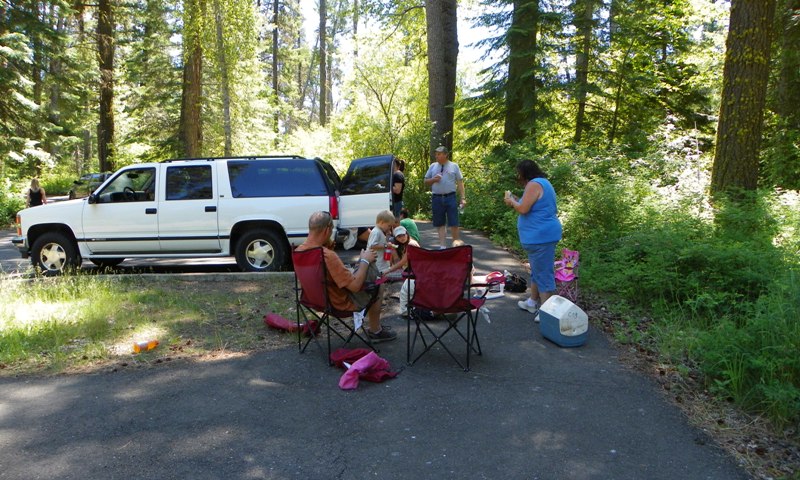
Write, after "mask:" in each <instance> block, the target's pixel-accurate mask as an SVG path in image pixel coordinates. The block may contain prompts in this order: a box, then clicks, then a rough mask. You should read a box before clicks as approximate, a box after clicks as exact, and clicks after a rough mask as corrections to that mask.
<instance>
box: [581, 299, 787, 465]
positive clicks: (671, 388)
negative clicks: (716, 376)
mask: <svg viewBox="0 0 800 480" xmlns="http://www.w3.org/2000/svg"><path fill="white" fill-rule="evenodd" d="M582 295H583V296H584V298H583V299H582V304H583V305H582V306H583V307H584V309H585V310H586V313H587V314H588V315H589V318H590V319H592V322H593V323H594V325H595V326H596V327H598V328H600V329H602V330H603V332H604V333H605V334H606V335H608V336H609V337H610V339H611V341H612V343H613V344H615V345H617V348H618V350H619V351H620V360H621V361H622V362H624V363H625V364H627V365H628V366H630V367H632V368H634V369H636V370H638V371H640V372H642V373H644V374H646V375H648V376H650V377H652V378H653V379H654V380H655V382H656V383H657V384H659V385H660V386H661V389H662V392H663V394H664V396H665V397H666V398H667V399H668V400H669V401H670V402H672V403H673V404H674V405H676V406H677V407H678V408H680V409H681V410H682V411H683V412H684V414H685V415H686V416H687V418H688V420H689V422H690V423H691V424H692V425H693V426H695V427H696V428H699V429H701V430H702V431H703V432H704V433H706V434H707V435H709V436H710V437H711V438H713V439H714V440H715V441H716V442H717V443H718V444H719V445H720V447H721V448H723V449H724V450H725V451H727V452H728V453H729V454H730V455H732V456H733V457H734V458H736V460H737V461H738V462H739V464H740V465H742V467H743V468H745V469H746V470H747V471H748V472H749V473H750V474H751V475H752V476H753V478H756V479H759V480H767V479H775V480H777V479H794V480H797V479H800V431H798V430H797V427H796V426H795V427H788V428H783V429H781V428H777V427H776V426H774V425H773V424H771V423H770V422H769V421H768V420H767V419H765V418H762V417H759V416H754V415H750V414H748V413H746V412H743V411H741V410H740V409H739V408H737V407H736V406H735V405H733V404H732V403H730V402H726V401H724V400H719V399H716V398H715V397H713V396H712V395H711V394H709V392H708V390H707V388H706V385H705V384H704V383H703V380H702V378H703V377H702V375H701V374H700V372H698V371H697V370H695V369H690V370H689V372H688V373H682V372H680V371H679V370H678V369H677V368H676V367H675V366H674V365H670V364H667V363H664V360H663V359H662V358H660V356H659V355H658V352H657V351H655V349H653V348H651V347H650V346H649V345H647V343H628V344H623V343H620V342H619V341H616V340H615V337H616V335H615V333H617V332H618V330H619V329H620V328H626V326H625V325H624V320H623V319H622V318H621V317H620V316H619V315H616V314H614V313H611V312H610V311H609V309H608V308H607V306H606V305H604V304H603V303H602V302H600V301H598V299H597V298H592V297H591V296H590V295H585V293H582ZM649 323H651V322H650V321H648V320H647V319H644V321H641V322H640V324H639V326H638V328H640V329H646V328H647V325H648V324H649ZM645 338H646V336H645ZM684 371H685V370H684Z"/></svg>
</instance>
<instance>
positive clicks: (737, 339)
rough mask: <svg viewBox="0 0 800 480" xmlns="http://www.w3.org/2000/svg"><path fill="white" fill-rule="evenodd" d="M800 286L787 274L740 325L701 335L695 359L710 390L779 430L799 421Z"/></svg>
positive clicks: (720, 326)
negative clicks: (763, 416)
mask: <svg viewBox="0 0 800 480" xmlns="http://www.w3.org/2000/svg"><path fill="white" fill-rule="evenodd" d="M798 318H800V282H798V279H797V273H796V272H794V271H788V272H785V274H783V275H780V277H779V278H778V279H777V280H776V281H775V282H774V284H773V288H771V289H770V290H769V292H767V293H766V294H765V295H763V296H762V297H761V298H760V299H759V300H758V301H757V302H756V303H755V304H754V306H753V308H752V309H751V311H750V312H748V314H747V316H746V317H744V319H743V321H739V322H734V321H732V320H722V321H720V322H718V323H717V324H715V325H714V326H713V328H711V329H709V330H708V331H705V332H700V333H699V339H700V342H699V344H698V346H697V348H696V349H695V350H694V351H693V354H694V355H695V356H696V357H697V358H699V359H700V360H701V362H700V364H701V365H702V369H703V371H704V373H705V374H706V376H707V379H708V382H709V384H710V386H711V388H712V390H714V391H716V392H718V393H721V394H722V395H724V396H727V397H730V398H731V399H732V400H734V401H735V402H736V403H738V404H740V405H742V406H743V407H745V408H748V409H750V410H753V411H763V412H765V413H767V414H768V415H769V417H770V418H771V419H772V420H773V421H775V422H776V423H777V424H779V425H785V424H788V423H792V422H797V421H800V356H798V355H797V352H798V351H800V322H798V321H797V319H798Z"/></svg>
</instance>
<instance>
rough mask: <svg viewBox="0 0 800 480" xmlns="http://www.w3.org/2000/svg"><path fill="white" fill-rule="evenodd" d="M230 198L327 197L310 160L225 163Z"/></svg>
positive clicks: (317, 172) (313, 163)
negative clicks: (229, 184) (228, 178)
mask: <svg viewBox="0 0 800 480" xmlns="http://www.w3.org/2000/svg"><path fill="white" fill-rule="evenodd" d="M228 176H229V177H230V179H231V193H232V194H233V198H257V197H302V196H325V195H329V194H330V192H329V191H328V187H327V185H326V184H325V181H324V180H323V175H320V170H319V166H317V164H316V163H315V162H314V161H312V160H231V161H229V162H228Z"/></svg>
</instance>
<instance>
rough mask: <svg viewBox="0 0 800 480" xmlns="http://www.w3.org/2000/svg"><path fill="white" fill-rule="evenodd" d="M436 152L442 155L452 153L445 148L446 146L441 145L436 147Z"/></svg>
mask: <svg viewBox="0 0 800 480" xmlns="http://www.w3.org/2000/svg"><path fill="white" fill-rule="evenodd" d="M434 151H435V152H442V153H450V152H449V150H447V147H445V146H444V145H440V146H438V147H436V150H434Z"/></svg>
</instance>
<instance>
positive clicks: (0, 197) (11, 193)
mask: <svg viewBox="0 0 800 480" xmlns="http://www.w3.org/2000/svg"><path fill="white" fill-rule="evenodd" d="M0 182H1V183H0V187H2V188H0V225H11V224H13V223H14V220H15V218H16V215H17V212H18V211H20V210H22V209H23V208H25V200H24V197H23V196H22V195H21V194H19V193H17V192H16V191H15V189H14V188H13V185H12V183H11V181H10V180H9V179H3V180H2V181H0Z"/></svg>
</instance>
